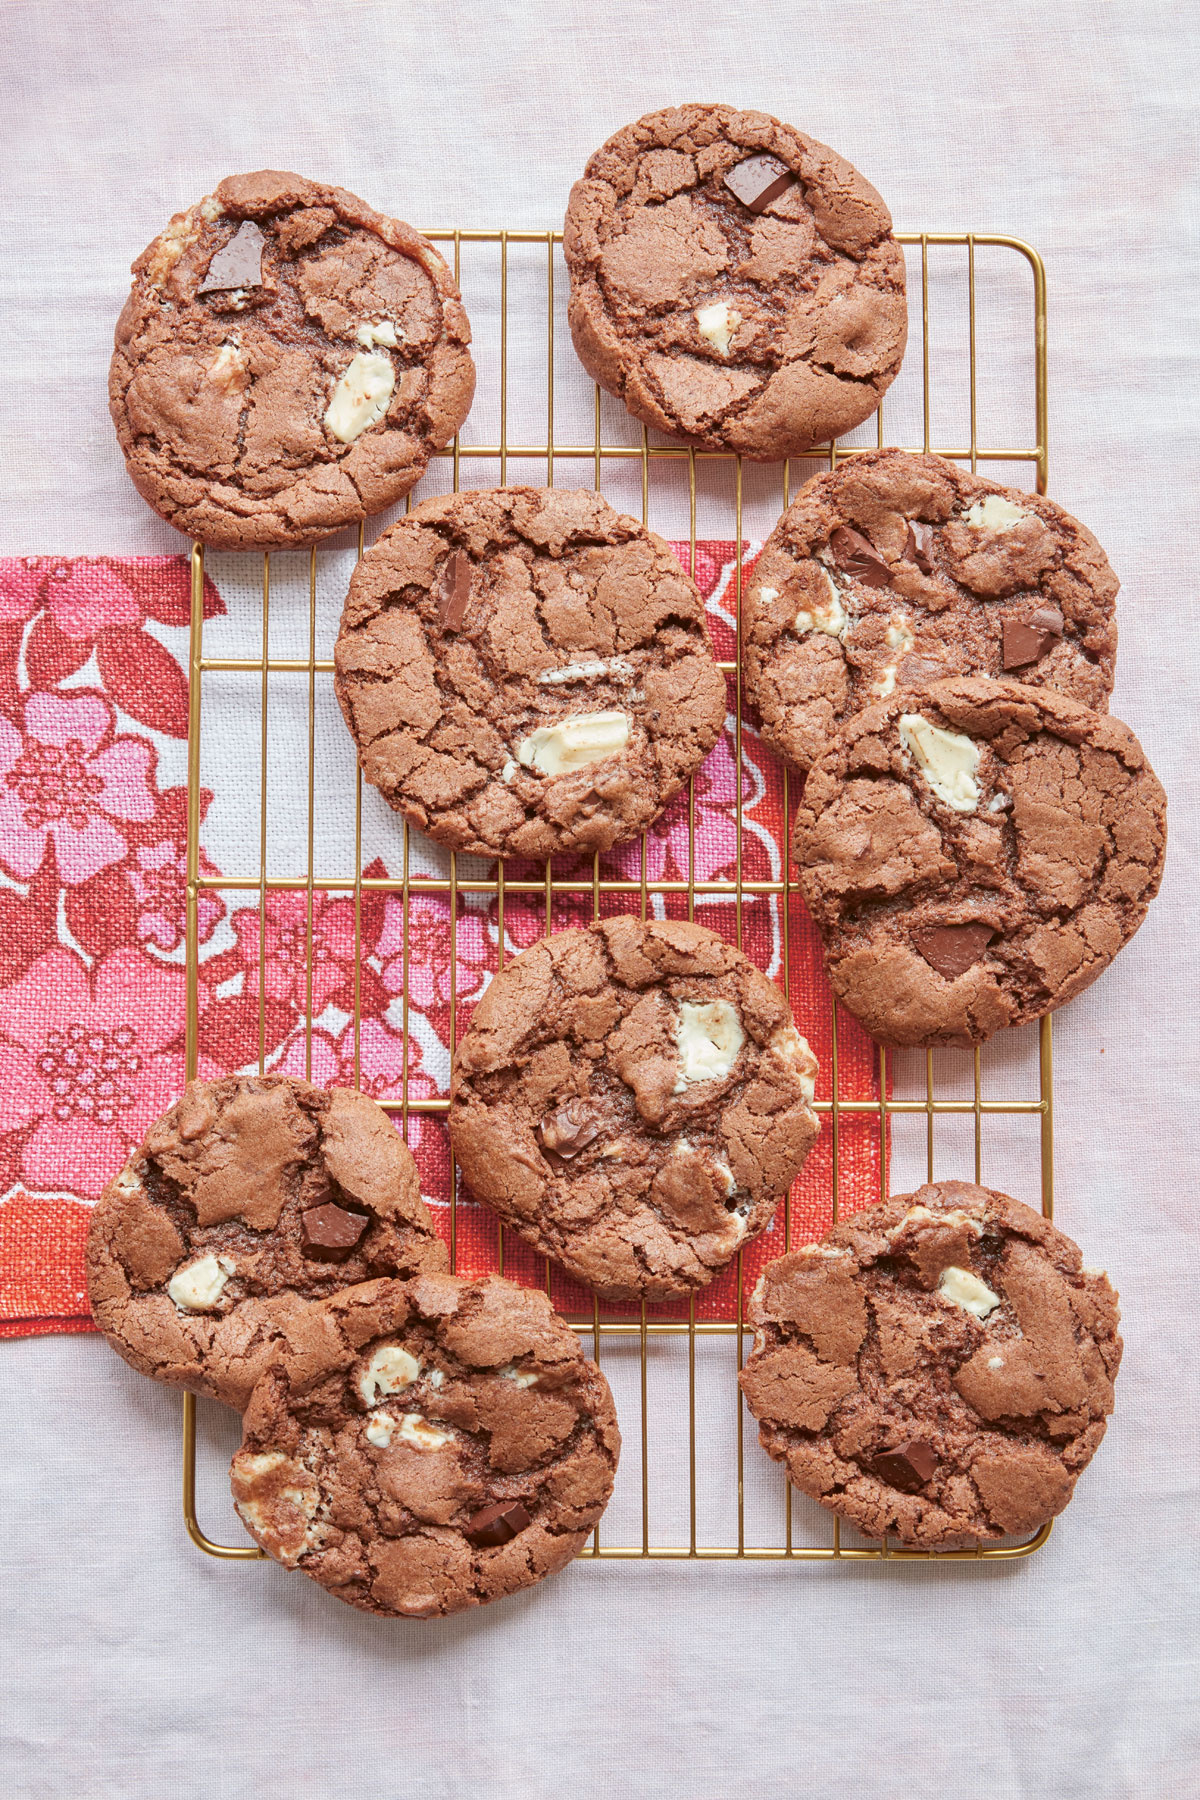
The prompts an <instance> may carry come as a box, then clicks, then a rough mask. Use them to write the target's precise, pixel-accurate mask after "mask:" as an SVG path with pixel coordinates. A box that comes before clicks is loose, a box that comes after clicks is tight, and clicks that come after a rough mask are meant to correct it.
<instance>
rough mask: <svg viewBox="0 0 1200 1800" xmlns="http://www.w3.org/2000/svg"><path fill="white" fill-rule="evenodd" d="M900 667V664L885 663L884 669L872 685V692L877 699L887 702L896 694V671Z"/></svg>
mask: <svg viewBox="0 0 1200 1800" xmlns="http://www.w3.org/2000/svg"><path fill="white" fill-rule="evenodd" d="M898 667H899V664H898V663H885V664H884V665H883V668H882V669H881V670H880V671H879V673H878V675H877V676H876V677H875V679H874V681H873V682H872V683H871V692H872V693H873V694H874V695H875V697H876V699H878V700H886V699H887V697H888V695H889V694H894V693H895V691H896V670H897V668H898Z"/></svg>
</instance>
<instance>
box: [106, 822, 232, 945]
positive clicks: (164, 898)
mask: <svg viewBox="0 0 1200 1800" xmlns="http://www.w3.org/2000/svg"><path fill="white" fill-rule="evenodd" d="M200 873H201V874H202V875H215V874H216V873H217V868H216V865H215V864H214V863H212V862H210V861H209V859H208V857H207V856H205V854H204V852H203V851H201V852H200ZM125 875H126V878H127V880H128V882H129V885H130V887H131V888H132V889H133V895H134V900H135V902H136V904H137V935H138V942H139V943H140V944H157V945H158V948H159V949H160V950H174V949H175V948H176V947H177V946H178V945H179V944H181V943H182V942H183V940H184V937H185V935H186V932H187V855H186V853H185V852H184V851H182V850H181V849H180V848H179V846H178V844H176V843H175V842H174V841H173V840H172V839H171V838H164V839H163V840H162V842H161V843H158V844H139V845H138V846H137V847H136V849H135V850H134V852H133V854H132V856H131V857H130V859H129V865H128V867H127V868H126V870H125ZM224 911H225V902H224V901H223V900H219V899H218V898H217V896H216V894H214V893H212V892H211V891H209V890H208V889H207V888H201V890H200V892H199V894H198V895H197V897H196V922H197V927H198V937H199V940H200V942H201V943H202V944H203V943H206V942H207V940H208V939H209V938H210V937H211V936H212V934H213V932H214V930H215V929H216V925H217V921H218V919H220V917H221V916H222V914H223V913H224ZM255 923H256V924H257V919H256V920H255Z"/></svg>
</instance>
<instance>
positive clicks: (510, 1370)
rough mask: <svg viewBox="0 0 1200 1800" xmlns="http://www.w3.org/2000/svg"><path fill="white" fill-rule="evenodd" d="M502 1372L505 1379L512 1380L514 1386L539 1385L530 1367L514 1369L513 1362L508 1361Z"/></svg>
mask: <svg viewBox="0 0 1200 1800" xmlns="http://www.w3.org/2000/svg"><path fill="white" fill-rule="evenodd" d="M500 1373H501V1375H502V1376H503V1377H504V1379H505V1381H511V1382H512V1384H513V1386H514V1387H519V1388H530V1387H536V1386H537V1376H536V1375H533V1374H531V1373H530V1371H529V1370H528V1369H514V1367H513V1365H512V1364H511V1363H506V1364H505V1366H504V1368H502V1369H501V1371H500Z"/></svg>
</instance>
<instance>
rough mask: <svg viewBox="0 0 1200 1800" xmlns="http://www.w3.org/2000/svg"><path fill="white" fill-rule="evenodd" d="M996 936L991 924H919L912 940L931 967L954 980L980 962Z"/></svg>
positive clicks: (947, 978) (948, 978)
mask: <svg viewBox="0 0 1200 1800" xmlns="http://www.w3.org/2000/svg"><path fill="white" fill-rule="evenodd" d="M995 935H996V933H995V932H994V931H993V929H992V927H991V926H990V925H919V926H917V927H916V928H915V930H914V931H913V934H912V941H913V943H914V944H915V945H916V947H917V949H918V950H919V951H920V953H921V955H922V956H923V957H924V958H925V961H926V962H927V963H928V964H929V966H930V968H931V969H936V970H937V972H938V974H939V975H944V976H945V977H946V980H947V981H955V980H957V978H958V976H960V975H965V974H966V972H967V970H968V969H969V968H971V967H972V966H973V965H974V964H975V963H977V962H978V961H979V959H980V957H981V956H982V955H983V953H984V951H985V950H986V949H987V947H988V945H989V944H990V943H991V941H992V939H993V938H994V937H995Z"/></svg>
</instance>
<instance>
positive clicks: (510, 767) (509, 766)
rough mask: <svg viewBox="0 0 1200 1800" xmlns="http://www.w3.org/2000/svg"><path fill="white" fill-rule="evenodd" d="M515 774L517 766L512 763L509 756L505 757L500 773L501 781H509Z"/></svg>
mask: <svg viewBox="0 0 1200 1800" xmlns="http://www.w3.org/2000/svg"><path fill="white" fill-rule="evenodd" d="M516 772H517V764H516V763H515V762H514V761H513V759H512V757H511V756H508V757H506V758H505V760H504V767H503V768H502V769H501V771H500V779H501V781H511V780H512V778H513V776H514V775H515V774H516Z"/></svg>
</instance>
